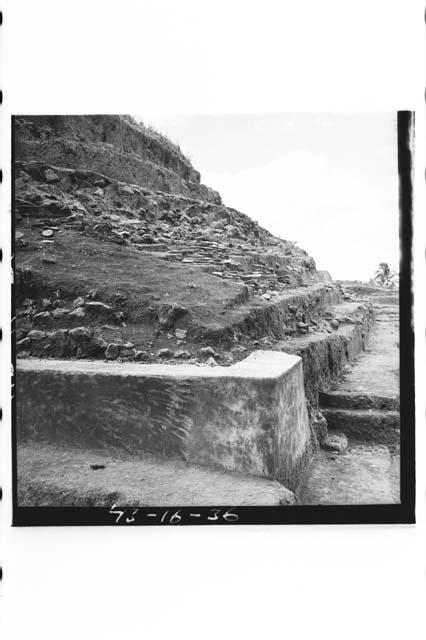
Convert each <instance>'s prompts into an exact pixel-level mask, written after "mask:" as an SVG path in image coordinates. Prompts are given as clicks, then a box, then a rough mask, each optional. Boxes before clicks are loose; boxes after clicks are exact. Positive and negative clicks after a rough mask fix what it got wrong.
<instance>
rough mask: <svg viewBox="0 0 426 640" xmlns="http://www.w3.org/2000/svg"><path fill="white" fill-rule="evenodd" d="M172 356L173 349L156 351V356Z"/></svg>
mask: <svg viewBox="0 0 426 640" xmlns="http://www.w3.org/2000/svg"><path fill="white" fill-rule="evenodd" d="M172 356H173V351H172V350H171V349H160V350H159V351H157V357H158V358H171V357H172Z"/></svg>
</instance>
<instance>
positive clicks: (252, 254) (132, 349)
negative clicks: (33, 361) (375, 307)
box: [15, 115, 341, 364]
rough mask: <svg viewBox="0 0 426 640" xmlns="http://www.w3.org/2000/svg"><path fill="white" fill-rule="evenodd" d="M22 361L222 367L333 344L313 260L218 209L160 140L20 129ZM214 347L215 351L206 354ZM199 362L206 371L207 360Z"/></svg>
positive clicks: (80, 119)
mask: <svg viewBox="0 0 426 640" xmlns="http://www.w3.org/2000/svg"><path fill="white" fill-rule="evenodd" d="M15 222H16V227H15V228H16V277H17V303H18V309H17V340H18V352H19V353H20V354H21V355H24V356H25V355H27V356H28V355H37V356H40V355H42V356H46V357H50V356H54V357H94V358H105V357H106V358H107V359H111V360H113V359H115V358H121V359H136V360H141V361H148V362H149V361H154V360H158V359H169V360H174V359H178V360H182V359H191V358H193V359H194V358H195V359H197V358H198V359H199V356H200V349H201V350H202V349H203V347H210V350H206V349H204V353H203V358H204V360H205V359H206V358H207V357H208V356H209V357H210V356H212V355H215V357H216V359H217V360H218V361H220V362H221V363H222V364H230V363H232V362H233V361H235V360H238V359H240V358H242V357H244V356H245V355H246V352H247V351H250V350H252V349H254V348H256V346H257V345H258V344H259V343H258V342H257V344H256V341H258V340H263V346H268V344H269V343H270V341H271V339H274V338H275V339H279V338H283V337H285V336H289V335H295V334H298V333H301V334H303V333H306V332H307V331H308V330H310V331H318V330H323V331H325V330H327V331H330V327H329V326H328V323H327V322H326V321H325V320H324V319H323V318H322V312H323V311H324V309H325V307H326V306H327V305H328V304H332V303H335V302H338V301H339V300H340V299H341V293H340V289H339V288H338V287H336V286H335V285H333V284H331V283H330V282H327V283H323V282H321V281H322V279H323V278H322V276H321V274H319V273H317V271H316V268H315V262H314V260H313V259H312V258H311V257H309V256H308V255H307V253H306V252H305V251H303V249H300V248H299V247H297V246H296V245H295V243H293V242H290V241H287V240H283V239H280V238H277V237H275V236H273V235H272V234H271V233H269V232H268V231H267V230H265V229H263V228H262V227H260V226H259V225H258V224H257V223H256V222H254V221H253V220H251V219H250V218H249V217H248V216H246V215H244V214H243V213H240V212H239V211H236V210H235V209H232V208H230V207H227V206H225V205H224V204H222V202H221V199H220V196H219V194H218V193H217V192H215V191H213V190H211V189H209V188H208V187H206V186H204V185H202V184H201V181H200V174H199V173H198V172H197V171H196V170H195V169H194V168H193V167H192V165H191V163H190V162H189V160H188V159H187V158H186V157H185V156H184V155H183V154H182V152H181V151H180V149H179V148H178V147H177V146H176V145H173V144H172V143H171V142H170V141H169V140H167V138H165V137H163V136H161V135H160V134H158V133H156V132H155V131H152V130H151V129H149V128H146V127H144V126H143V125H142V124H139V123H137V122H135V121H134V120H133V119H132V118H130V117H128V116H111V115H106V116H101V115H99V116H23V117H18V118H16V119H15ZM212 341H213V342H214V348H212V347H211V344H212ZM203 358H202V359H203Z"/></svg>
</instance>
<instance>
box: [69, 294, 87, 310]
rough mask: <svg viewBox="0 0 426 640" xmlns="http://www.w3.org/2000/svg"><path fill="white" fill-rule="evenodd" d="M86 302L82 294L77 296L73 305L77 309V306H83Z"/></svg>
mask: <svg viewBox="0 0 426 640" xmlns="http://www.w3.org/2000/svg"><path fill="white" fill-rule="evenodd" d="M84 303H85V300H84V298H82V297H81V296H79V297H78V298H76V299H75V300H74V302H73V303H72V306H73V307H74V309H76V308H77V307H82V306H83V305H84Z"/></svg>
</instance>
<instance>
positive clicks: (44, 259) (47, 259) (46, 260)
mask: <svg viewBox="0 0 426 640" xmlns="http://www.w3.org/2000/svg"><path fill="white" fill-rule="evenodd" d="M41 261H42V262H44V263H45V264H56V257H55V256H42V258H41Z"/></svg>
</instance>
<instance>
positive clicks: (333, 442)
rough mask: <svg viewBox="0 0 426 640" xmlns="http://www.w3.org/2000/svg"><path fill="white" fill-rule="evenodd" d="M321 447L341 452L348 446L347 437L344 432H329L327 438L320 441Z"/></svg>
mask: <svg viewBox="0 0 426 640" xmlns="http://www.w3.org/2000/svg"><path fill="white" fill-rule="evenodd" d="M321 447H322V448H323V449H325V450H326V451H339V452H342V451H345V450H346V449H347V448H348V439H347V437H346V436H345V434H344V433H333V434H330V433H329V434H328V436H327V438H326V439H325V440H323V442H321Z"/></svg>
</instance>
